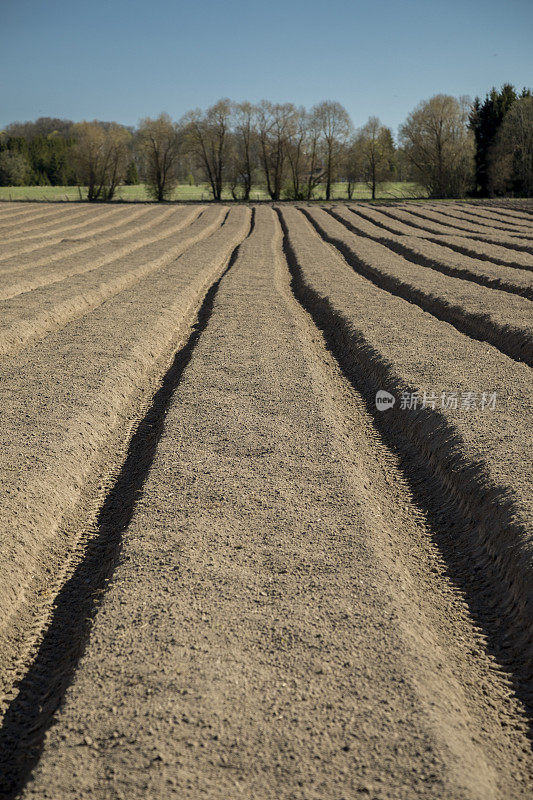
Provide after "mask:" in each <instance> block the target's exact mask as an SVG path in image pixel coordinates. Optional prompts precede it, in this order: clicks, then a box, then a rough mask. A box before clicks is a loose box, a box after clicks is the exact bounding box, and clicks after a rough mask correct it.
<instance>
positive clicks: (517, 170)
mask: <svg viewBox="0 0 533 800" xmlns="http://www.w3.org/2000/svg"><path fill="white" fill-rule="evenodd" d="M489 190H490V191H491V193H492V194H494V193H495V192H496V193H499V194H500V193H501V194H503V193H505V192H506V191H509V190H510V191H512V192H513V194H518V195H522V196H525V197H531V196H532V195H533V97H531V96H525V97H521V98H519V99H518V100H515V102H514V103H513V104H512V106H511V108H510V109H509V111H508V112H507V114H506V116H505V119H504V121H503V123H502V125H501V127H500V130H499V131H498V134H497V137H496V142H495V144H494V147H493V148H492V149H491V152H490V156H489Z"/></svg>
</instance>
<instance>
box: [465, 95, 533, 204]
mask: <svg viewBox="0 0 533 800" xmlns="http://www.w3.org/2000/svg"><path fill="white" fill-rule="evenodd" d="M524 91H526V90H524ZM516 99H517V95H516V91H515V89H514V86H511V84H510V83H506V84H504V86H502V88H501V90H500V91H498V90H497V89H496V88H494V87H493V88H492V89H491V91H490V92H489V94H487V96H486V97H485V100H484V101H483V102H481V101H480V99H479V97H476V99H475V101H474V105H473V108H472V112H471V114H470V127H471V128H472V131H473V132H474V140H475V144H476V153H475V163H476V187H477V194H479V195H480V196H481V197H488V195H489V194H490V187H489V164H490V151H491V148H492V146H493V145H494V143H495V141H496V134H497V133H498V130H499V129H500V126H501V124H502V122H503V120H504V119H505V115H506V114H507V112H508V111H509V109H510V108H511V106H512V105H513V103H514V102H515V100H516Z"/></svg>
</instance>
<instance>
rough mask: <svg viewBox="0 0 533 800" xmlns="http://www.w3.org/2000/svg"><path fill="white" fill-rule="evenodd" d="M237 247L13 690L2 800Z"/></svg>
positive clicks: (112, 553)
mask: <svg viewBox="0 0 533 800" xmlns="http://www.w3.org/2000/svg"><path fill="white" fill-rule="evenodd" d="M254 224H255V210H254V209H252V214H251V220H250V230H249V232H248V234H247V236H246V238H248V237H249V236H250V234H251V232H252V230H253V227H254ZM241 244H242V243H241ZM241 244H239V245H238V246H237V247H236V248H235V249H234V250H233V252H232V254H231V257H230V259H229V262H228V264H227V266H226V268H225V270H224V272H223V273H222V275H221V276H220V277H219V278H218V279H217V280H216V282H215V283H214V284H213V285H212V286H211V287H210V289H209V291H208V292H207V294H206V296H205V298H204V301H203V303H202V305H201V307H200V309H199V311H198V315H197V319H196V322H195V324H194V326H193V328H192V332H191V334H190V336H189V338H188V340H187V342H186V344H185V345H184V346H183V347H182V348H181V349H180V350H179V351H178V352H177V353H176V354H175V356H174V359H173V361H172V364H171V366H170V367H169V369H168V370H167V372H166V374H165V375H164V377H163V379H162V383H161V386H160V388H159V389H158V391H157V392H156V393H155V395H154V396H153V399H152V402H151V405H150V407H149V409H148V411H147V412H146V414H145V415H144V417H143V418H142V420H141V422H140V424H139V426H138V427H137V429H136V431H135V433H134V434H133V436H132V438H131V441H130V444H129V447H128V451H127V455H126V460H125V462H124V464H123V466H122V469H121V471H120V473H119V475H118V477H117V479H116V481H115V483H114V485H113V486H112V488H111V490H110V491H109V493H108V494H107V497H106V499H105V501H104V503H103V505H102V508H101V509H100V513H99V515H98V521H97V532H96V535H95V536H94V537H93V538H91V540H90V541H89V543H88V545H87V548H86V551H85V554H84V557H83V560H82V561H81V563H80V564H79V566H78V567H77V568H76V570H75V572H74V573H73V575H72V576H71V577H70V578H69V580H68V581H67V582H66V583H65V584H64V586H63V587H62V589H61V591H60V592H59V594H58V596H57V598H56V601H55V605H54V611H53V615H52V620H51V622H50V625H49V627H48V629H47V631H46V634H45V636H44V639H43V641H42V643H41V645H40V647H39V650H38V652H37V655H36V657H35V659H34V661H33V662H32V664H31V666H30V668H29V670H28V671H27V672H26V674H25V675H24V677H23V678H22V680H21V681H20V682H19V684H18V686H17V687H16V688H17V689H18V694H17V696H16V697H15V698H14V700H13V701H12V702H11V704H10V706H9V707H8V709H7V712H6V714H5V717H4V720H3V723H2V726H1V728H0V776H1V778H0V798H2V800H14V798H15V797H16V796H17V795H18V793H19V792H20V791H21V790H22V788H23V787H24V784H25V783H26V781H27V780H28V778H29V775H30V773H31V771H32V769H33V768H34V767H35V766H36V764H37V762H38V760H39V757H40V754H41V752H42V749H43V744H44V737H45V734H46V731H47V729H48V727H49V726H50V724H51V722H52V718H53V715H54V713H55V711H56V710H57V708H58V706H59V705H60V703H61V700H62V698H63V695H64V693H65V691H66V689H67V688H68V686H69V685H70V683H71V682H72V680H73V678H74V675H75V672H76V669H77V666H78V663H79V660H80V658H81V656H82V655H83V652H84V650H85V647H86V645H87V642H88V640H89V636H90V631H91V626H92V622H93V620H94V618H95V616H96V612H97V604H98V602H99V600H100V599H101V597H102V595H103V594H104V592H105V589H106V585H107V584H108V582H109V581H110V579H111V578H112V576H113V573H114V571H115V569H116V567H117V565H118V563H119V559H120V552H121V545H122V535H123V532H124V530H125V529H126V528H127V526H128V524H129V522H130V520H131V518H132V515H133V512H134V509H135V505H136V502H137V500H138V498H139V497H140V496H141V493H142V488H143V485H144V482H145V480H146V478H147V476H148V473H149V471H150V468H151V465H152V462H153V460H154V457H155V453H156V449H157V445H158V443H159V440H160V438H161V435H162V433H163V427H164V421H165V417H166V414H167V411H168V408H169V406H170V403H171V401H172V397H173V395H174V393H175V391H176V389H177V388H178V386H179V384H180V381H181V377H182V375H183V372H184V370H185V369H186V367H187V365H188V364H189V362H190V360H191V358H192V356H193V353H194V349H195V347H196V345H197V343H198V340H199V339H200V336H201V335H202V333H203V332H204V330H205V329H206V327H207V325H208V322H209V319H210V317H211V314H212V311H213V305H214V302H215V298H216V295H217V292H218V289H219V286H220V283H221V281H222V279H223V278H224V276H225V275H226V274H227V273H228V271H229V270H230V269H231V267H232V266H233V264H234V263H235V261H236V259H237V256H238V253H239V249H240V247H241Z"/></svg>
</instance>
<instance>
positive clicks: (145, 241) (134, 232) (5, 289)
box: [0, 206, 204, 300]
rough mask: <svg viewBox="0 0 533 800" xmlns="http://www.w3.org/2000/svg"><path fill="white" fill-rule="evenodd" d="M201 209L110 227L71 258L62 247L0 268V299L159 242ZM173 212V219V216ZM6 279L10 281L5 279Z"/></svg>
mask: <svg viewBox="0 0 533 800" xmlns="http://www.w3.org/2000/svg"><path fill="white" fill-rule="evenodd" d="M203 213H204V211H203V209H202V207H201V206H200V207H198V208H194V207H193V209H192V210H191V209H187V210H186V211H185V210H184V209H180V211H179V212H178V213H177V212H176V210H175V209H171V210H169V211H165V212H160V213H159V214H154V216H153V217H151V218H150V219H149V220H148V221H147V222H145V223H142V224H139V223H127V228H126V230H123V231H122V232H121V231H120V230H119V231H115V230H113V232H112V233H111V234H110V235H108V236H104V237H102V239H99V240H98V241H96V242H91V243H90V244H89V245H85V246H82V247H81V250H77V251H76V250H75V251H74V252H75V253H76V256H75V257H74V258H73V257H72V255H73V254H72V251H67V252H69V253H70V255H65V251H63V252H62V253H60V254H58V255H57V256H56V257H55V258H49V259H46V260H45V264H42V263H41V262H38V261H37V262H33V263H32V264H30V265H19V269H10V270H9V271H7V272H6V273H3V274H2V273H1V272H0V300H9V299H11V298H13V297H16V296H18V295H20V294H23V293H26V292H30V291H33V290H34V289H38V288H40V287H44V286H49V285H51V284H55V283H60V282H61V281H63V280H65V279H67V278H70V277H72V276H74V275H82V274H84V273H87V272H93V271H95V270H98V269H101V268H102V267H105V266H107V265H109V264H112V263H113V262H114V261H117V260H118V259H119V258H124V256H126V255H133V254H134V253H136V252H137V251H139V250H141V249H142V248H143V247H146V246H148V245H149V244H153V243H156V242H157V243H162V242H164V241H165V240H167V239H169V238H172V237H173V236H175V234H176V233H177V232H178V231H180V230H182V229H183V228H186V227H187V226H189V225H192V224H193V223H194V222H195V221H196V220H197V219H198V218H199V217H200V216H201V215H202V214H203ZM176 216H177V220H174V219H173V218H175V217H176ZM168 220H170V222H169V221H168ZM132 225H133V229H132V228H131V226H132ZM121 227H122V226H121ZM142 231H150V233H151V235H150V236H148V237H145V238H140V237H138V234H140V233H141V232H142ZM139 238H140V241H139V240H138V239H139ZM123 239H126V240H127V239H130V240H131V241H130V242H129V243H128V244H126V245H124V246H123V247H117V243H118V242H120V241H121V240H123ZM80 252H83V253H84V254H85V258H84V259H83V260H80V258H79V253H80ZM52 265H53V268H52ZM43 267H44V268H43ZM10 279H11V280H12V282H9V280H10Z"/></svg>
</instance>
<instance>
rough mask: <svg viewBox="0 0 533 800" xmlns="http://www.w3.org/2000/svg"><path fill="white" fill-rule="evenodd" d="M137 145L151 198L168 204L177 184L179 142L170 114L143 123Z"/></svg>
mask: <svg viewBox="0 0 533 800" xmlns="http://www.w3.org/2000/svg"><path fill="white" fill-rule="evenodd" d="M138 142H139V147H140V151H141V154H142V158H143V168H144V176H145V181H146V187H147V190H148V192H149V194H150V195H151V196H152V197H153V198H154V199H155V200H158V201H159V202H161V201H163V200H169V199H170V197H171V195H172V191H173V189H174V187H175V186H176V184H177V182H178V157H179V152H180V141H179V136H178V129H177V127H176V125H175V124H174V123H173V122H172V120H171V119H170V117H169V116H168V114H160V115H159V117H157V119H150V117H146V118H145V119H143V120H141V122H140V125H139V132H138Z"/></svg>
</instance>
